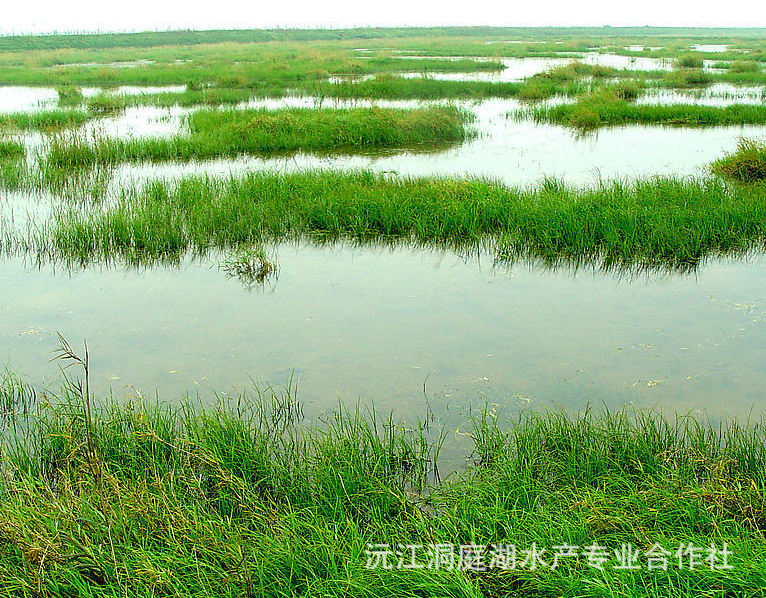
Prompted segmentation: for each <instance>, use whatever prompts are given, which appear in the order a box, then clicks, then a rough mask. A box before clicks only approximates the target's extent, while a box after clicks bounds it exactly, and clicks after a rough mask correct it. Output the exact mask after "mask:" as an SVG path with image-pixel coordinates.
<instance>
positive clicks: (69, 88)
mask: <svg viewBox="0 0 766 598" xmlns="http://www.w3.org/2000/svg"><path fill="white" fill-rule="evenodd" d="M56 93H57V94H58V96H59V106H71V105H73V104H82V102H83V95H82V89H80V88H79V87H77V86H76V85H62V86H60V87H58V88H56Z"/></svg>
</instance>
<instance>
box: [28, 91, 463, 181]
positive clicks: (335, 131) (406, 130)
mask: <svg viewBox="0 0 766 598" xmlns="http://www.w3.org/2000/svg"><path fill="white" fill-rule="evenodd" d="M472 118H473V117H472V115H471V114H470V113H468V112H466V111H464V110H461V109H458V108H456V107H454V106H433V107H426V108H418V109H393V108H377V107H373V108H346V109H334V108H327V109H309V108H294V109H283V110H265V109H259V110H254V109H251V110H242V109H226V110H198V111H195V112H193V113H192V114H190V115H189V118H188V125H189V129H190V134H189V135H185V136H182V135H177V136H174V137H168V138H142V139H127V140H124V139H114V138H108V137H98V136H97V137H95V138H93V139H87V138H85V137H83V136H80V135H76V134H74V135H58V136H54V137H52V138H51V139H50V140H49V143H48V146H47V149H46V151H45V153H44V154H43V155H42V156H41V158H40V159H41V162H42V163H43V164H44V168H56V169H59V170H67V169H82V168H87V167H91V166H93V165H95V164H118V163H120V162H126V161H161V160H192V159H206V158H214V157H220V156H236V155H240V154H253V153H268V152H294V151H298V150H306V151H312V150H314V151H315V150H343V149H345V150H359V149H363V148H371V147H397V146H401V147H405V146H418V145H426V144H433V143H439V142H458V141H462V140H463V139H465V138H466V137H468V136H470V135H471V134H472V132H471V130H470V129H469V128H468V126H467V125H468V123H469V122H470V121H471V120H472Z"/></svg>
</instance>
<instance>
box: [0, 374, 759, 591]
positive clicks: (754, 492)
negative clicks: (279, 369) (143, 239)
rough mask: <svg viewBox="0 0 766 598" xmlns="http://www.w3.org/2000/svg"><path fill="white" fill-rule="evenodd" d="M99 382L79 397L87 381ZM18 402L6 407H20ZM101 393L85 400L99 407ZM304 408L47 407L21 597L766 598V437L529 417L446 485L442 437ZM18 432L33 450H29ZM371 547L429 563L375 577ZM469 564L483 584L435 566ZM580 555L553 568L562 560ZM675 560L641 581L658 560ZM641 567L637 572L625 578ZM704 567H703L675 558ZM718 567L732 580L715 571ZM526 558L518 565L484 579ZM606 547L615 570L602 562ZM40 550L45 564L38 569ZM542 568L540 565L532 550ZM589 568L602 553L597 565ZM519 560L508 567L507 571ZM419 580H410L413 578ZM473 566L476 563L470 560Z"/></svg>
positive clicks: (255, 397)
mask: <svg viewBox="0 0 766 598" xmlns="http://www.w3.org/2000/svg"><path fill="white" fill-rule="evenodd" d="M86 379H87V378H86ZM3 384H4V385H6V384H8V385H10V386H13V388H10V390H9V391H8V392H5V390H6V389H5V386H4V387H3V390H2V391H0V396H6V395H8V396H11V395H14V396H15V394H17V390H18V385H17V384H16V382H15V381H11V382H7V381H3ZM85 388H87V386H85ZM293 391H294V389H293V388H292V387H289V388H288V389H286V390H284V391H278V390H274V389H266V390H265V391H257V392H256V393H254V394H253V393H251V394H250V395H249V396H248V395H246V394H245V395H242V396H240V397H238V398H235V399H234V400H229V401H224V400H222V401H221V402H220V403H219V404H218V405H216V406H215V408H210V409H203V408H200V407H199V406H196V405H195V404H193V403H191V402H188V401H186V402H182V403H181V404H180V405H178V404H177V403H176V404H175V405H173V406H171V405H170V404H167V403H159V401H147V400H143V399H141V400H136V401H134V402H132V403H130V404H128V405H125V404H124V403H118V402H117V401H116V400H111V399H104V400H99V401H94V400H93V397H90V396H89V394H88V392H87V390H84V389H83V385H79V386H78V385H76V384H72V383H71V382H69V383H66V384H65V385H64V389H63V390H62V391H61V392H59V393H56V394H51V393H45V394H44V395H42V396H40V397H38V399H39V400H38V402H39V405H40V406H39V407H38V408H37V410H36V412H35V414H34V415H33V416H31V417H30V418H28V419H27V420H25V421H26V422H27V423H26V424H25V426H23V427H19V432H16V433H14V432H13V430H7V431H6V435H5V436H4V437H3V448H4V451H3V455H4V462H3V466H4V470H3V471H4V475H3V478H2V481H1V482H0V530H1V532H2V534H3V539H4V550H3V551H1V552H0V571H2V575H3V580H4V590H5V591H6V592H7V593H8V594H9V595H32V594H34V595H36V596H42V597H51V598H53V597H55V596H62V595H78V596H125V595H131V596H137V597H143V596H158V595H173V596H181V597H186V596H188V597H191V596H199V595H215V596H225V597H231V598H233V597H234V596H242V595H249V596H273V597H275V598H276V597H279V598H298V597H306V598H308V597H313V596H317V595H322V596H327V597H330V598H332V597H338V598H339V597H341V596H364V597H370V598H372V597H379V598H382V597H394V596H396V597H397V598H399V597H402V596H404V597H406V598H415V597H416V596H417V597H418V598H437V597H443V596H453V597H456V598H491V597H495V596H510V597H515V596H518V597H522V596H531V595H533V596H541V597H550V598H553V597H556V596H582V597H583V598H590V597H593V598H596V597H601V596H614V595H620V596H627V597H630V598H642V597H649V596H674V597H679V598H697V597H698V596H700V595H737V596H758V595H761V594H762V589H763V587H764V579H766V565H765V564H764V563H765V562H766V542H765V541H764V533H765V532H766V502H764V498H763V497H764V495H766V475H765V474H764V472H765V471H766V437H765V434H764V429H765V428H764V425H763V423H758V422H756V423H752V424H750V425H737V424H736V423H734V422H728V423H722V424H719V425H716V424H710V423H707V422H705V421H702V420H698V419H694V418H692V417H689V416H686V417H680V418H673V417H668V416H662V415H659V414H656V413H647V412H640V411H627V410H625V411H618V412H616V413H608V412H605V413H599V414H596V413H593V412H591V411H586V412H584V413H582V414H576V415H574V414H566V413H563V412H533V413H528V414H527V415H525V416H522V417H519V418H517V419H513V420H510V419H506V420H504V421H501V422H499V423H498V419H497V417H496V414H495V413H491V414H490V413H487V412H484V413H482V414H481V415H479V416H478V417H476V419H475V420H473V423H472V425H471V426H469V436H468V439H469V440H467V441H466V442H467V444H468V446H467V447H466V449H467V450H470V451H472V454H473V457H474V459H473V464H472V465H470V466H468V467H467V469H466V470H464V471H460V472H457V473H455V474H454V475H451V476H450V477H449V478H448V479H446V480H445V481H443V482H438V481H437V482H434V481H433V480H434V477H436V476H435V475H434V472H435V471H438V470H437V469H436V465H437V464H438V459H439V452H440V451H439V448H440V440H439V435H438V433H434V432H433V431H430V430H429V429H428V425H427V424H424V423H418V422H409V423H407V424H406V425H405V423H404V422H401V423H400V422H398V421H396V420H395V419H394V417H393V416H389V417H387V418H383V417H381V416H380V415H378V414H376V413H375V412H374V411H371V412H366V413H362V412H360V411H359V410H358V409H357V410H356V411H349V410H343V409H340V410H338V411H336V412H335V413H330V414H325V416H324V417H323V421H324V422H325V423H324V424H323V425H322V426H321V427H309V426H306V425H304V424H303V422H302V417H301V414H302V411H301V407H300V404H299V403H298V402H297V400H296V397H295V394H294V392H293ZM21 430H23V432H22V431H21ZM373 544H382V545H389V546H390V547H391V548H392V550H393V551H396V550H397V549H400V546H399V545H400V544H401V545H403V546H405V547H408V546H410V545H417V546H416V548H415V549H414V552H413V553H411V554H410V552H409V550H408V549H407V548H405V549H404V550H403V552H404V554H403V555H402V557H401V560H400V558H399V557H398V556H397V555H396V554H392V555H391V556H390V557H389V562H390V563H391V565H392V566H391V567H388V568H384V567H382V566H377V567H375V568H372V567H370V566H368V563H370V564H372V563H373V560H372V559H371V558H370V557H371V552H369V551H370V550H371V549H372V546H371V545H373ZM436 544H440V545H443V549H444V550H445V553H446V549H448V548H449V547H450V546H452V547H453V549H454V550H455V552H456V553H458V552H459V550H460V547H461V546H470V545H474V546H477V547H478V548H477V549H478V550H479V554H480V555H483V557H484V558H483V559H482V561H483V565H484V566H485V567H489V566H490V565H493V566H492V567H491V568H488V569H487V570H486V571H476V570H474V569H475V568H476V567H477V566H478V565H479V563H478V562H476V561H473V560H470V559H469V560H468V561H467V562H468V563H470V564H471V565H472V567H466V566H459V565H456V563H460V562H461V561H460V560H459V559H456V560H455V562H449V561H447V560H445V561H444V562H442V563H441V565H442V566H440V567H439V568H434V567H433V566H431V567H430V568H429V567H428V562H429V559H428V554H427V549H428V548H429V547H430V546H432V545H436ZM564 544H566V545H568V546H570V547H571V554H570V555H569V556H560V558H559V559H557V563H556V565H557V566H555V567H551V565H552V564H553V554H554V552H556V549H555V548H554V547H556V546H562V545H564ZM655 544H656V545H659V546H660V547H662V548H663V549H665V550H667V551H669V554H667V555H666V558H667V564H668V566H667V568H666V569H665V570H663V569H662V568H661V567H660V568H655V569H654V570H651V569H649V568H648V560H647V559H648V557H647V554H646V553H647V551H650V550H651V549H652V548H653V546H654V551H655V553H657V552H658V550H657V547H656V546H655ZM625 545H629V547H630V548H629V550H631V551H633V550H638V551H639V552H640V558H639V559H638V560H637V561H636V564H639V565H640V566H639V568H638V569H633V570H620V569H615V566H617V565H619V563H620V561H619V555H620V554H621V551H622V553H624V552H625V548H624V546H625ZM690 545H691V546H693V547H699V548H698V549H696V550H698V551H699V554H698V556H699V560H698V561H697V566H696V567H694V566H688V565H689V562H690V561H689V558H688V555H685V554H684V553H683V552H682V553H681V554H680V556H678V555H676V554H675V553H676V551H677V550H678V547H679V546H681V549H682V550H686V549H688V547H689V546H690ZM711 545H712V546H714V547H715V549H716V550H723V549H724V546H726V549H727V550H728V552H729V553H730V554H728V556H727V564H728V566H729V567H731V568H729V569H722V568H714V567H713V566H712V564H716V565H718V566H719V567H721V566H723V564H724V563H723V561H722V558H723V557H722V554H721V553H720V552H719V553H718V554H717V559H716V560H711V561H708V560H705V557H709V556H710V554H715V553H714V552H708V549H709V547H711ZM511 546H513V547H517V548H518V550H519V552H518V554H517V556H518V560H515V561H513V562H514V563H515V564H514V565H512V566H511V563H510V562H506V563H503V561H502V560H501V561H498V560H494V561H493V560H492V558H491V555H492V554H495V555H497V554H502V553H499V552H498V550H502V547H506V548H507V549H509V550H510V547H511ZM589 546H593V547H603V549H602V550H603V551H604V553H605V555H604V561H602V562H601V564H602V565H603V567H602V568H601V569H598V568H595V567H594V566H592V565H589V562H588V558H587V556H586V555H587V553H588V547H589ZM41 547H45V548H44V551H42V550H41ZM532 548H537V549H538V550H540V549H544V551H545V552H542V553H540V555H539V556H540V557H541V561H536V566H535V567H531V566H529V562H528V563H527V565H526V566H525V565H523V564H522V562H523V560H524V556H525V555H524V553H522V552H521V551H522V550H530V549H532ZM590 552H591V553H593V549H591V550H590ZM506 554H507V555H508V556H510V553H506ZM411 556H412V557H414V558H415V562H416V563H420V564H422V565H423V567H421V568H406V567H404V568H403V567H401V566H398V565H397V563H400V562H401V563H408V562H410V561H409V559H410V557H411ZM462 563H463V565H465V563H466V561H465V560H463V561H462Z"/></svg>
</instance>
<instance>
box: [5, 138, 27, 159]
mask: <svg viewBox="0 0 766 598" xmlns="http://www.w3.org/2000/svg"><path fill="white" fill-rule="evenodd" d="M23 157H24V144H22V143H21V142H20V141H16V140H14V139H0V160H17V159H19V158H23Z"/></svg>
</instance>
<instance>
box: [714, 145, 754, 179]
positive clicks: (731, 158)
mask: <svg viewBox="0 0 766 598" xmlns="http://www.w3.org/2000/svg"><path fill="white" fill-rule="evenodd" d="M711 170H712V171H713V172H714V173H716V174H718V175H721V176H723V177H726V178H729V179H732V180H735V181H739V182H743V183H752V182H757V181H763V180H766V142H764V141H762V140H758V139H750V138H746V137H743V138H741V139H740V140H739V142H738V143H737V149H736V150H735V151H734V152H733V153H731V154H727V155H725V156H724V157H723V158H720V159H718V160H716V161H715V162H713V164H712V165H711Z"/></svg>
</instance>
